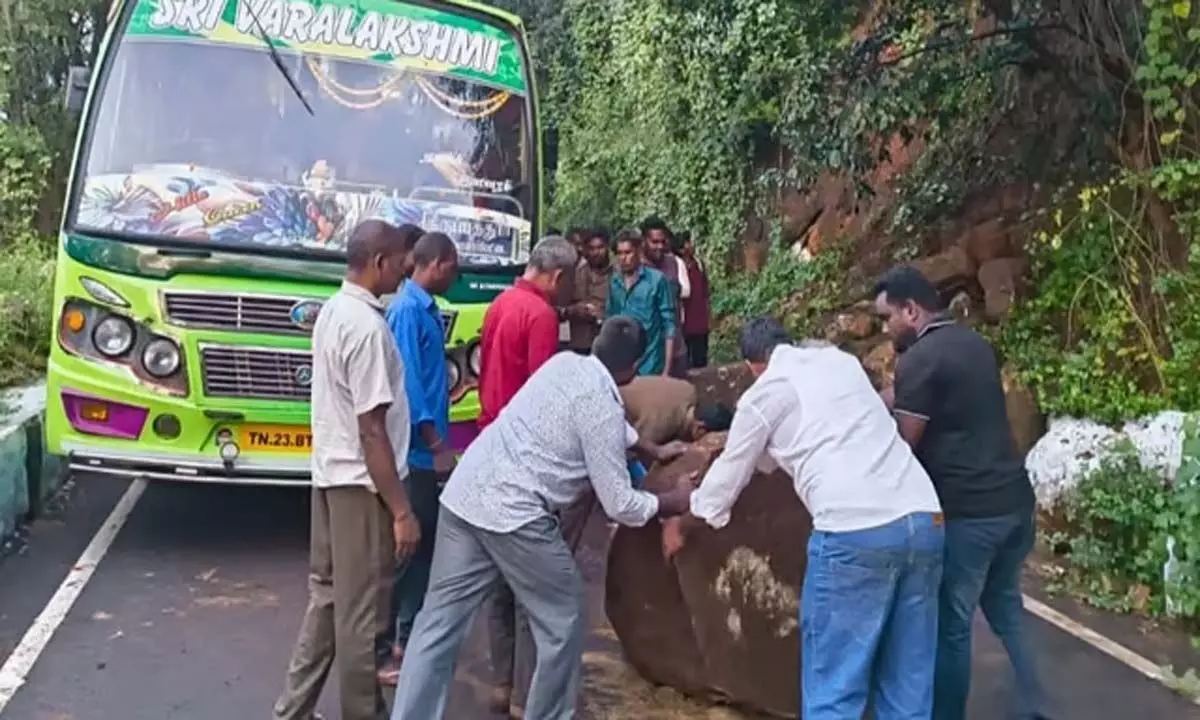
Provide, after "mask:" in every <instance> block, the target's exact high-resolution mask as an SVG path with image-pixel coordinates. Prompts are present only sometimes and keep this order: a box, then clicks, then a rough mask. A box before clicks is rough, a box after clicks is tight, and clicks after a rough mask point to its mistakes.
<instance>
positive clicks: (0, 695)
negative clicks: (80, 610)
mask: <svg viewBox="0 0 1200 720" xmlns="http://www.w3.org/2000/svg"><path fill="white" fill-rule="evenodd" d="M145 490H146V481H145V480H134V481H133V482H132V483H131V484H130V485H129V489H128V490H126V491H125V494H124V495H122V496H121V499H120V500H119V501H118V502H117V505H116V507H114V508H113V509H112V512H111V513H109V515H108V519H106V520H105V521H104V524H103V525H102V526H100V529H99V530H98V531H97V532H96V534H95V536H93V537H92V541H91V542H89V543H88V546H87V547H86V548H84V550H83V554H82V555H80V556H79V559H78V560H76V561H75V565H74V566H73V567H72V568H71V571H70V572H68V573H67V577H66V578H65V579H64V580H63V581H62V584H61V585H59V586H58V590H56V591H54V596H53V597H51V598H50V602H48V603H46V607H44V608H42V612H41V613H40V614H39V615H38V616H37V619H36V620H34V621H33V624H32V625H30V626H29V629H28V630H26V631H25V636H24V637H23V638H21V642H20V644H18V645H17V647H16V648H15V649H14V650H13V651H12V654H11V655H9V656H8V659H7V660H5V661H4V665H3V666H0V715H3V714H4V708H5V707H7V706H8V703H9V702H11V701H12V699H13V696H14V695H16V694H17V690H19V689H20V688H21V686H22V685H24V684H25V679H26V678H27V677H29V672H30V671H31V670H33V665H34V663H36V662H37V660H38V657H40V656H41V654H42V651H43V650H45V649H46V645H48V644H49V643H50V638H52V637H54V632H55V631H56V630H58V626H59V625H62V622H63V620H65V619H66V618H67V613H69V612H70V611H71V607H72V606H73V605H74V604H75V601H76V600H77V599H78V598H79V594H80V593H81V592H83V588H84V587H85V586H86V585H87V584H88V581H89V580H91V579H92V573H94V572H95V571H96V566H97V565H99V564H100V561H101V560H102V559H103V558H104V554H105V553H107V552H108V548H109V547H111V546H112V544H113V540H115V539H116V537H117V533H118V532H120V531H121V528H122V527H123V526H124V525H125V521H126V520H128V519H129V514H130V513H131V512H133V508H134V506H135V505H137V501H138V499H140V498H141V497H142V493H143V492H144V491H145Z"/></svg>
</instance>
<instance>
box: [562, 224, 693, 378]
mask: <svg viewBox="0 0 1200 720" xmlns="http://www.w3.org/2000/svg"><path fill="white" fill-rule="evenodd" d="M567 238H568V239H569V240H570V241H571V244H572V245H573V246H575V249H576V250H577V251H578V252H579V254H580V256H581V260H580V263H579V269H578V271H577V272H576V274H575V282H574V289H573V291H572V293H571V296H572V301H571V303H570V304H569V305H567V306H565V307H564V308H563V309H562V315H563V318H564V319H565V320H566V322H567V324H568V329H569V333H570V339H569V343H568V344H569V347H570V348H571V349H572V350H574V351H576V352H581V353H584V354H587V353H588V352H590V351H591V346H592V341H593V340H594V339H595V337H596V332H597V330H598V329H599V326H600V323H601V322H602V321H603V320H604V319H605V318H606V317H612V316H614V315H627V316H629V317H632V318H633V319H635V320H637V321H638V322H639V323H640V324H641V325H642V327H643V329H644V330H645V331H646V335H647V338H646V343H647V346H648V348H647V352H646V357H644V358H643V359H642V363H641V364H640V365H639V367H638V374H640V375H669V376H673V377H683V376H684V375H686V373H687V371H688V370H689V369H692V368H701V367H705V366H707V365H708V332H709V319H710V308H709V295H708V292H709V288H708V273H707V272H706V271H705V269H704V263H703V262H702V261H701V259H700V257H699V256H698V255H696V246H695V243H694V242H693V240H692V237H691V233H689V232H687V231H684V232H681V233H679V234H678V235H676V234H675V233H673V232H672V231H671V229H670V227H668V226H667V224H666V223H665V222H664V221H663V220H662V219H660V218H658V217H654V216H651V217H648V218H646V219H645V220H643V221H642V222H641V224H640V226H639V227H638V229H637V230H633V229H630V230H622V231H621V232H619V233H617V235H616V237H615V238H611V237H610V236H609V233H608V231H607V230H605V229H603V228H594V229H582V228H573V229H571V230H570V231H569V232H568V234H567ZM614 255H615V257H616V262H615V263H614V262H613V256H614Z"/></svg>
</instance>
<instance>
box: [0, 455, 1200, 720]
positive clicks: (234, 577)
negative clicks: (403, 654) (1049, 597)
mask: <svg viewBox="0 0 1200 720" xmlns="http://www.w3.org/2000/svg"><path fill="white" fill-rule="evenodd" d="M126 487H127V485H126V483H124V482H120V481H115V480H109V479H103V478H95V477H81V478H76V480H75V485H74V488H73V490H72V492H71V493H70V494H69V496H67V498H66V500H65V501H64V504H63V507H61V508H59V509H58V510H56V511H55V512H52V513H51V514H49V515H48V516H47V517H45V518H44V519H42V520H40V521H39V522H38V523H37V524H35V525H34V527H33V528H32V530H31V534H30V537H29V538H28V544H27V545H26V546H24V547H23V548H19V549H18V550H16V551H14V552H12V553H10V556H9V557H7V558H4V559H2V560H0V658H4V657H7V656H8V654H9V653H10V652H11V650H12V649H13V647H14V646H15V645H16V644H17V643H18V642H19V641H20V640H21V637H22V636H23V635H24V633H25V632H26V630H27V629H28V627H29V625H30V623H31V622H33V620H34V619H35V618H36V617H37V615H38V613H39V612H41V610H42V608H43V607H44V606H45V604H46V602H47V601H48V600H49V598H50V597H51V596H52V595H53V593H54V591H55V589H56V588H57V587H58V585H59V584H60V583H61V582H62V580H63V577H64V576H65V575H66V573H67V572H68V571H69V570H70V568H71V567H72V564H73V563H74V562H75V560H76V558H78V556H79V554H80V552H81V551H82V550H83V548H84V547H85V546H86V545H87V544H88V542H89V541H90V539H91V537H92V536H93V535H94V534H95V532H96V531H97V529H98V528H99V527H100V526H101V525H102V524H103V522H104V520H105V518H106V517H107V516H108V513H109V512H110V511H111V509H112V507H113V506H114V505H115V504H116V503H117V501H118V499H119V498H120V496H121V494H122V493H123V492H124V490H125V488H126ZM307 519H308V512H307V492H305V491H302V490H287V489H266V488H261V489H260V488H230V487H217V486H187V485H151V486H149V487H148V488H147V490H146V492H145V494H144V495H143V496H142V498H141V500H140V501H139V502H138V503H137V505H136V506H135V507H134V510H133V512H132V514H131V515H130V516H129V519H128V522H127V523H126V525H125V527H124V528H123V529H122V530H121V531H120V533H119V534H118V535H117V537H116V540H115V542H114V543H113V544H112V547H111V548H110V549H109V551H108V554H107V555H106V556H105V558H104V560H103V561H102V562H101V564H100V566H99V567H98V569H97V570H96V572H95V574H94V575H93V577H92V578H91V580H90V582H89V583H88V584H87V586H86V587H85V588H84V590H83V592H82V594H81V595H80V596H79V598H78V600H77V601H76V603H75V605H74V607H73V608H72V609H71V611H70V613H69V614H68V615H67V617H66V619H65V621H64V622H63V623H62V625H61V626H60V627H59V628H58V630H57V632H56V633H55V635H54V637H53V638H52V639H51V640H50V642H49V644H48V645H47V646H46V648H45V650H44V652H43V653H42V655H41V657H40V658H39V659H38V661H37V663H36V664H35V665H34V667H33V669H32V672H31V673H30V674H29V677H28V679H27V682H26V684H25V685H24V686H23V687H22V688H21V689H20V690H19V691H18V692H17V693H16V695H15V697H14V698H13V700H12V701H11V702H10V703H9V704H8V706H7V708H5V709H4V710H3V711H2V712H0V720H92V719H93V718H95V719H97V720H104V719H109V718H120V719H121V720H176V719H178V720H210V719H211V720H243V719H244V720H253V719H257V718H267V717H269V716H270V708H271V705H272V703H273V701H274V699H275V696H276V693H277V692H278V691H279V689H280V687H281V683H282V679H283V672H284V667H285V665H286V662H287V658H288V655H289V652H290V650H291V644H292V642H293V640H294V637H295V631H296V628H297V626H298V624H299V621H300V616H301V613H302V611H303V608H304V604H305V599H306V598H305V592H306V591H305V573H306V555H307V527H306V525H307ZM590 536H591V542H590V546H589V548H588V549H585V551H584V552H583V555H582V558H581V564H582V566H583V569H584V574H585V576H586V577H587V578H588V580H589V583H588V586H589V590H590V596H589V612H590V620H591V626H592V628H593V629H592V633H591V636H590V637H589V641H588V648H587V652H586V654H585V656H584V673H585V680H584V685H585V687H584V695H583V699H582V702H581V709H582V712H581V716H582V717H585V718H593V719H599V718H614V719H615V718H638V719H639V720H655V719H660V720H675V719H678V720H682V719H683V718H739V717H744V716H742V715H740V714H737V713H736V712H733V711H730V710H725V709H708V708H702V707H700V706H697V705H694V704H692V703H690V702H688V701H686V700H683V699H681V698H679V697H678V696H677V695H676V694H674V693H673V692H670V691H665V690H661V689H657V690H656V689H654V688H652V687H650V686H648V685H647V684H646V683H644V682H642V681H641V680H640V679H638V678H637V677H636V676H635V675H634V674H633V673H632V671H631V670H629V668H628V667H627V666H626V665H625V664H624V663H623V662H622V660H621V656H620V650H619V646H618V644H617V642H616V638H615V636H614V635H613V634H612V630H611V629H610V628H608V627H607V624H606V623H605V621H604V617H603V609H602V608H603V601H602V592H603V590H602V582H600V579H601V578H602V573H603V553H602V551H601V550H599V549H597V547H602V545H603V541H604V538H605V537H606V528H605V526H604V523H603V522H602V520H599V519H597V521H596V522H594V523H593V527H592V532H591V535H590ZM797 551H798V552H799V549H798V550H797ZM1029 627H1030V633H1031V642H1032V644H1033V647H1034V650H1035V652H1036V653H1037V654H1038V656H1039V657H1040V658H1041V662H1042V669H1043V676H1044V678H1045V681H1046V685H1047V688H1048V689H1049V691H1050V692H1051V694H1052V698H1053V703H1054V704H1053V709H1054V710H1055V716H1056V717H1058V718H1064V719H1069V718H1079V719H1080V720H1084V719H1085V718H1086V719H1089V720H1090V719H1094V718H1126V717H1139V716H1140V717H1147V718H1171V719H1173V720H1175V719H1180V720H1182V719H1185V718H1200V708H1198V707H1197V706H1196V705H1193V704H1191V703H1190V702H1187V701H1186V700H1184V699H1183V698H1181V697H1179V696H1177V695H1175V694H1173V693H1171V692H1170V691H1168V690H1167V689H1165V688H1163V687H1162V686H1161V685H1158V684H1156V683H1154V682H1152V681H1150V680H1148V679H1146V678H1144V677H1142V676H1141V675H1138V674H1137V673H1136V672H1134V671H1133V670H1131V669H1130V668H1128V667H1126V666H1124V665H1122V664H1120V663H1118V662H1116V661H1115V660H1112V659H1111V658H1108V657H1107V656H1105V655H1103V654H1101V653H1099V652H1097V651H1096V650H1094V649H1093V648H1091V647H1089V646H1087V645H1085V644H1083V643H1082V642H1080V641H1079V640H1076V639H1075V638H1073V637H1071V636H1069V635H1067V634H1065V633H1062V632H1061V631H1059V630H1057V629H1056V628H1053V627H1051V626H1049V625H1047V624H1045V623H1042V622H1041V621H1039V620H1037V619H1035V618H1032V617H1030V625H1029ZM983 628H984V626H983V625H982V623H980V630H981V632H980V633H979V635H978V637H977V640H976V651H975V676H974V677H975V685H974V688H973V695H972V699H971V711H970V713H969V716H970V717H971V718H972V720H1000V719H1001V718H1003V717H1005V715H1004V713H1003V711H1002V709H1003V708H1004V706H1005V701H1006V690H1007V687H1008V682H1009V677H1008V675H1009V670H1008V667H1007V659H1006V657H1005V656H1004V653H1003V651H1002V650H1001V649H1000V648H999V647H998V645H997V643H996V642H995V640H994V639H993V638H991V636H990V635H989V634H988V633H987V631H986V630H984V629H983ZM483 647H484V643H483V639H482V634H481V632H480V627H479V624H478V623H477V626H476V628H475V631H474V632H473V633H472V636H471V640H470V641H469V645H468V647H467V648H466V649H465V650H464V654H463V657H462V659H461V661H460V663H459V670H458V675H457V678H456V685H455V688H454V691H453V695H452V701H451V707H450V709H449V711H448V713H447V717H448V718H453V719H455V720H458V719H460V718H461V719H465V720H470V719H473V718H482V719H487V718H490V717H492V716H491V715H489V714H488V713H487V712H486V711H484V710H483V709H482V707H483V705H482V699H483V693H484V691H485V690H486V679H487V677H488V675H487V662H486V655H485V654H484V652H483ZM334 692H335V689H334V688H330V689H329V690H328V691H327V692H326V694H325V697H324V698H323V700H322V704H321V709H322V711H324V712H325V713H326V715H327V716H328V717H330V718H333V717H336V714H335V712H334V705H333V703H332V702H331V700H332V695H333V693H334Z"/></svg>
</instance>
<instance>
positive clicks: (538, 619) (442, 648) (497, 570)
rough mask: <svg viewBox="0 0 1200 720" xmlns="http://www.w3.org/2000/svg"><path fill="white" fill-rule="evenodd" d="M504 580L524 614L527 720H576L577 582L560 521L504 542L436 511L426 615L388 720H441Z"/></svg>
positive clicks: (545, 521)
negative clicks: (475, 623) (482, 615)
mask: <svg viewBox="0 0 1200 720" xmlns="http://www.w3.org/2000/svg"><path fill="white" fill-rule="evenodd" d="M501 579H503V580H504V581H505V582H506V583H507V584H508V586H509V587H511V588H512V590H513V594H514V596H515V597H516V600H517V602H518V603H520V605H521V607H522V608H524V610H525V612H526V613H527V617H528V620H529V625H530V630H531V631H532V634H533V641H534V645H535V648H536V655H537V664H536V666H535V667H534V671H533V680H532V682H531V685H530V690H529V701H528V703H527V705H526V708H525V710H526V714H525V716H526V717H529V718H537V719H538V720H566V719H567V718H572V717H574V715H575V703H576V697H577V695H578V692H579V676H580V663H581V653H582V651H583V639H584V632H585V621H584V594H583V577H582V576H581V575H580V572H579V568H578V566H577V565H576V564H575V558H574V557H573V556H572V554H571V550H570V548H568V547H567V543H566V541H564V540H563V537H562V532H561V531H560V530H559V525H558V520H557V519H556V518H553V517H545V518H540V519H538V520H535V521H534V522H531V523H529V524H527V525H524V526H522V527H521V528H519V529H517V530H515V531H513V532H510V533H494V532H489V531H487V530H482V529H480V528H477V527H474V526H473V525H471V524H469V523H467V522H466V521H464V520H462V519H460V518H459V517H457V516H456V515H454V514H453V513H451V512H450V511H449V510H447V509H445V508H442V510H441V515H440V516H439V517H438V529H437V542H436V543H435V546H434V551H433V568H432V571H431V573H430V577H429V592H428V593H427V594H426V596H425V606H424V607H423V608H422V609H421V612H420V614H419V615H417V621H416V625H415V626H414V627H413V632H412V636H411V637H410V638H409V641H408V648H407V650H406V651H405V653H404V662H403V664H402V665H401V666H400V678H399V680H398V682H397V684H396V701H395V706H394V707H393V709H392V720H439V719H440V718H442V717H443V715H444V713H445V710H446V699H447V697H448V696H449V694H450V683H451V681H452V680H453V678H454V667H455V665H456V663H457V659H458V650H459V647H460V646H461V645H462V643H463V641H464V640H465V639H466V636H467V633H468V631H469V630H470V628H471V620H472V618H473V617H474V616H475V614H476V612H477V611H478V610H479V606H480V605H482V604H483V602H484V600H485V599H486V598H487V596H488V594H489V593H490V592H491V591H492V590H493V588H494V587H495V586H496V583H497V582H498V581H499V580H501Z"/></svg>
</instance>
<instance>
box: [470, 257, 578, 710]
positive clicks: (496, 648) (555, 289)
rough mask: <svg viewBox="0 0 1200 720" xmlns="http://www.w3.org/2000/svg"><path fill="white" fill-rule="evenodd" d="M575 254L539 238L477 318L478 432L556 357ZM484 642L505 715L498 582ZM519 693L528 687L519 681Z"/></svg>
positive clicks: (502, 591)
mask: <svg viewBox="0 0 1200 720" xmlns="http://www.w3.org/2000/svg"><path fill="white" fill-rule="evenodd" d="M578 262H579V253H577V252H576V251H575V248H574V247H572V245H571V243H570V241H568V240H566V239H565V238H563V237H560V236H557V235H551V236H547V237H546V238H543V239H542V241H541V242H539V243H538V244H537V245H536V246H535V247H534V248H533V251H532V252H530V253H529V263H528V264H527V265H526V267H525V275H524V276H522V277H521V278H519V279H518V280H517V282H516V283H515V284H514V285H513V286H512V287H511V288H509V289H508V290H505V291H504V292H502V293H500V296H499V297H497V298H496V299H495V300H493V301H492V304H491V306H490V307H489V308H488V311H487V314H486V315H484V318H483V330H482V337H481V338H480V365H481V368H480V369H481V372H480V378H479V403H480V406H481V407H480V413H479V429H480V430H483V428H485V427H487V425H488V424H490V423H491V422H492V421H494V420H495V419H496V417H497V416H498V415H499V414H500V411H501V410H503V409H504V406H505V405H507V404H508V402H509V401H510V400H512V398H513V396H514V395H516V394H517V391H518V390H520V389H521V386H522V385H524V384H525V382H526V381H527V380H528V379H529V377H530V376H531V375H533V373H534V371H536V370H537V369H538V368H539V367H541V366H542V364H543V363H545V362H546V361H547V360H549V359H550V358H551V357H553V355H554V354H555V353H556V352H558V332H559V318H558V311H556V310H555V307H556V306H559V305H564V304H566V302H565V301H564V300H565V296H566V294H567V293H568V292H569V291H570V289H571V283H572V277H573V275H574V273H575V266H576V264H577V263H578ZM488 605H489V607H488V641H489V645H490V649H491V655H492V669H493V671H494V672H495V689H494V691H493V694H492V705H493V707H494V708H495V709H496V711H497V712H505V713H507V712H508V711H509V706H510V704H511V701H512V691H513V685H514V679H515V678H514V670H515V669H516V668H515V658H516V645H517V636H518V632H517V617H516V613H517V610H516V603H515V599H514V597H513V592H512V590H511V589H510V588H509V587H508V585H505V584H504V583H503V582H501V583H500V584H499V585H498V586H497V587H496V591H495V592H494V593H493V594H492V597H491V598H490V600H489V603H488ZM527 625H528V621H526V620H525V619H524V618H522V622H521V626H522V627H521V628H520V630H521V632H520V636H521V638H522V643H521V644H522V645H523V646H525V647H527V648H528V650H529V651H530V655H529V657H530V658H532V650H533V647H532V642H531V641H530V638H531V636H530V634H529V630H528V628H527V627H526V626H527ZM522 685H524V686H526V687H522V688H521V689H522V691H524V690H525V689H526V688H527V686H528V682H527V681H526V682H523V683H522Z"/></svg>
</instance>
